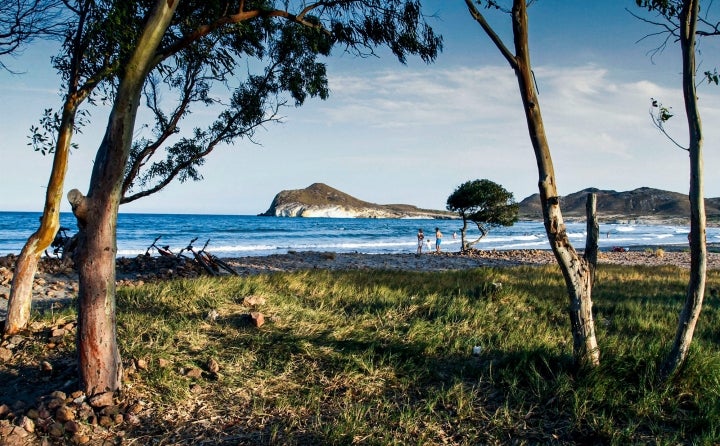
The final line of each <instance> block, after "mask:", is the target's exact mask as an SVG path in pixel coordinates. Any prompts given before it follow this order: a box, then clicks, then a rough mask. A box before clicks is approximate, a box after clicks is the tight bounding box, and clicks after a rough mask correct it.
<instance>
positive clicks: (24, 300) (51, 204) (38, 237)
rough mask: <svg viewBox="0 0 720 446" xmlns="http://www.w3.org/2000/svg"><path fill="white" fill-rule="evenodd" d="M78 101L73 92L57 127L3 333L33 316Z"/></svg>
mask: <svg viewBox="0 0 720 446" xmlns="http://www.w3.org/2000/svg"><path fill="white" fill-rule="evenodd" d="M76 104H77V100H76V98H75V97H74V96H73V95H69V97H68V98H67V99H66V101H65V107H64V108H63V113H62V117H61V123H60V128H59V129H58V138H57V143H56V144H55V153H54V155H53V166H52V171H51V173H50V179H49V181H48V188H47V192H46V193H45V208H44V210H43V215H42V217H41V219H40V228H39V229H38V230H37V231H36V232H35V233H33V234H32V235H31V236H30V237H29V238H28V240H27V242H25V246H23V249H22V250H21V251H20V255H19V256H18V259H17V262H16V264H15V271H14V274H13V280H12V285H11V288H10V298H9V301H8V311H7V318H6V319H5V329H4V333H5V334H6V335H12V334H15V333H17V332H19V331H20V330H22V329H23V328H25V327H26V326H27V323H28V321H29V319H30V306H31V303H32V287H33V281H34V279H35V273H36V272H37V266H38V262H39V261H40V256H42V254H43V252H44V251H45V250H46V249H47V248H48V246H50V244H51V243H52V241H53V239H54V238H55V234H57V231H58V228H59V227H60V203H61V201H62V194H63V185H64V184H65V174H66V173H67V166H68V156H69V155H70V142H71V139H72V132H73V129H74V127H75V115H76V112H77V105H76Z"/></svg>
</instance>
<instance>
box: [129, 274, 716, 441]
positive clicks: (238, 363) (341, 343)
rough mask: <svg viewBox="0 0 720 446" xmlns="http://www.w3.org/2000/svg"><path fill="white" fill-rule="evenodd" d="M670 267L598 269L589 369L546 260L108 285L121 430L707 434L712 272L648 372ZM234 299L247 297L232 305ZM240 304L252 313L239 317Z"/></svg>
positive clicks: (460, 437) (671, 304) (668, 309)
mask: <svg viewBox="0 0 720 446" xmlns="http://www.w3.org/2000/svg"><path fill="white" fill-rule="evenodd" d="M686 276H687V273H686V271H684V270H681V269H677V268H644V267H632V268H631V267H609V266H603V267H602V268H601V269H600V270H599V273H598V278H597V284H596V287H595V292H594V304H595V306H594V310H595V311H594V313H595V318H596V326H597V332H598V338H599V343H600V347H601V355H602V356H601V360H602V365H601V366H600V367H599V368H597V369H594V370H575V369H574V368H573V366H572V358H571V354H572V350H571V349H572V340H571V336H570V331H569V327H568V325H569V321H568V317H567V315H566V312H565V309H566V306H567V303H566V302H567V298H566V295H565V291H564V284H563V282H562V278H561V276H560V274H559V271H558V269H557V267H555V266H548V267H518V268H500V269H476V270H468V271H461V272H444V273H397V272H377V271H348V272H327V271H309V272H303V273H283V274H275V275H261V276H254V277H247V278H228V279H196V280H189V281H172V282H161V283H157V284H149V285H145V286H142V287H139V288H124V289H121V290H120V291H119V294H118V296H119V297H118V298H119V303H118V307H119V327H120V339H121V349H122V352H123V357H124V359H125V360H126V361H128V364H129V366H128V371H127V379H126V389H125V397H126V398H128V399H130V400H134V401H139V402H141V403H142V407H143V410H144V412H143V414H144V415H143V420H144V422H143V423H142V424H141V425H140V426H139V427H137V428H136V429H134V430H130V431H128V432H126V433H125V436H126V437H125V438H126V440H127V439H131V438H136V439H144V440H143V441H145V440H148V439H151V438H154V439H156V440H157V441H158V444H173V443H185V444H193V443H202V442H203V441H207V442H208V443H213V442H214V443H222V442H225V443H227V444H337V445H345V444H369V445H372V444H377V445H387V444H401V445H407V444H418V445H425V444H458V445H474V444H537V443H553V444H618V445H620V444H623V445H624V444H718V443H719V442H720V350H719V349H718V341H719V340H720V333H718V327H720V312H719V311H718V304H719V302H718V297H717V289H718V288H720V274H719V273H718V272H717V271H712V272H711V273H710V276H709V282H708V290H709V292H708V296H707V299H706V304H705V306H704V309H703V314H702V316H701V320H700V323H699V326H698V329H697V331H696V335H695V342H694V346H693V348H692V350H691V353H690V356H689V361H688V363H687V366H686V367H685V368H684V369H683V370H682V372H681V375H680V376H677V377H676V378H675V379H674V380H673V381H671V382H669V383H661V382H658V381H657V380H656V371H657V369H658V367H659V364H660V362H661V360H662V358H663V357H664V355H665V353H666V351H667V350H668V348H669V343H670V342H671V340H672V338H673V335H674V331H675V325H676V321H677V317H678V312H679V308H680V305H681V303H682V300H683V298H684V297H683V296H684V289H685V286H686V282H687V277H686ZM499 284H501V285H499ZM711 294H712V295H711ZM248 297H254V298H256V299H257V298H262V299H261V300H260V303H259V304H257V303H256V304H255V305H247V301H246V300H245V299H246V298H248ZM263 300H264V302H262V301H263ZM252 311H259V312H262V313H263V315H264V317H265V321H266V322H265V324H264V325H262V326H261V327H259V328H257V327H255V326H254V325H253V324H252V323H251V321H250V318H249V316H248V314H249V313H250V312H252ZM213 313H216V314H217V317H216V318H213V317H210V318H208V315H209V314H211V315H212V314H213ZM474 346H479V347H481V352H480V354H479V355H477V356H474V355H473V354H472V352H473V347H474ZM131 363H132V364H131ZM134 364H137V365H139V366H140V367H139V368H137V367H135V366H134ZM218 367H219V370H217V371H215V370H216V369H217V368H218ZM193 370H195V371H196V373H194V374H193V373H191V371H193ZM198 374H199V375H200V376H199V377H198V376H197V375H198Z"/></svg>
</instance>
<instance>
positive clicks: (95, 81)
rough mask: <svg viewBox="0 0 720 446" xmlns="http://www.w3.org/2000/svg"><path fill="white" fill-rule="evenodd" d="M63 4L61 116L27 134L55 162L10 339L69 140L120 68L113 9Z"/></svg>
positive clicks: (53, 229)
mask: <svg viewBox="0 0 720 446" xmlns="http://www.w3.org/2000/svg"><path fill="white" fill-rule="evenodd" d="M64 5H65V8H66V9H65V10H64V11H63V12H62V14H61V15H62V16H63V17H64V21H63V26H64V31H63V36H64V37H63V43H62V47H61V50H60V53H59V54H58V55H57V56H56V57H54V58H53V65H54V67H55V68H56V69H57V71H58V73H59V74H60V78H61V79H62V84H63V85H62V90H63V91H64V100H63V105H62V107H61V109H60V111H54V110H53V109H51V108H49V109H46V110H45V113H44V115H43V117H42V118H41V120H40V125H39V126H35V127H33V128H32V129H31V133H32V135H31V141H32V142H31V144H32V146H33V147H34V149H35V150H36V151H38V152H40V153H42V154H43V155H45V154H52V155H53V163H52V170H51V172H50V175H49V180H48V186H47V189H46V192H45V204H44V208H43V214H42V217H41V219H40V226H39V228H38V229H37V230H36V231H35V232H34V233H32V234H31V235H30V237H28V240H27V241H26V242H25V245H24V246H23V248H22V250H21V251H20V255H19V256H18V259H17V261H16V265H15V271H14V274H13V281H12V286H11V289H10V297H9V302H8V312H7V317H6V320H5V327H4V332H5V334H8V335H9V334H14V333H17V332H19V331H20V330H21V329H23V328H24V327H25V326H26V325H27V323H28V320H29V318H30V307H31V301H32V286H33V279H34V277H35V273H36V271H37V265H38V261H39V260H40V257H41V256H42V254H43V252H44V251H45V250H46V249H47V248H48V246H50V244H51V243H52V241H53V238H54V237H55V234H56V233H57V231H58V228H59V227H60V218H59V215H60V204H61V201H62V197H63V187H64V184H65V175H66V172H67V167H68V160H69V156H70V151H71V149H72V148H73V147H74V145H73V143H72V137H73V134H74V133H75V132H77V131H79V130H80V127H82V125H83V124H84V123H86V122H87V119H88V118H89V111H88V110H87V109H83V108H82V106H83V104H84V103H86V102H89V103H94V102H96V100H97V98H96V93H97V92H98V87H101V88H100V89H99V92H103V91H105V92H109V91H110V90H111V85H109V84H108V80H109V79H111V78H112V76H113V74H114V73H115V71H116V70H117V69H118V67H119V60H120V59H119V53H118V52H117V51H116V49H117V47H118V45H117V41H116V39H115V37H116V36H118V31H119V28H120V27H122V26H123V24H122V20H121V18H119V17H118V16H117V14H115V13H114V11H113V9H112V7H111V5H109V4H106V3H102V2H99V1H94V0H78V1H75V2H71V1H69V0H65V1H64ZM78 118H79V119H78Z"/></svg>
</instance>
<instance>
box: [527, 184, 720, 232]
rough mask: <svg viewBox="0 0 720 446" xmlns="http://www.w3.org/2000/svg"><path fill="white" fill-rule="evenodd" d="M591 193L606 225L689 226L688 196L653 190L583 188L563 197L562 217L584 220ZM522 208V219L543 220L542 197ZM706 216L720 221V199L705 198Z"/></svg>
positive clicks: (537, 196)
mask: <svg viewBox="0 0 720 446" xmlns="http://www.w3.org/2000/svg"><path fill="white" fill-rule="evenodd" d="M591 192H594V193H595V194H596V195H597V216H598V219H599V220H600V221H603V222H616V223H648V224H652V223H672V224H686V223H687V222H688V221H689V219H690V202H689V200H688V196H687V195H684V194H681V193H677V192H669V191H666V190H661V189H653V188H651V187H641V188H638V189H635V190H631V191H626V192H616V191H614V190H600V189H596V188H588V189H583V190H581V191H578V192H575V193H573V194H570V195H566V196H563V197H560V206H561V209H562V213H563V217H566V218H576V219H583V220H584V219H585V201H586V199H587V195H588V193H591ZM519 205H520V212H519V215H520V218H522V219H526V220H542V209H541V207H540V195H539V194H533V195H530V196H529V197H527V198H525V199H524V200H522V201H521V202H520V203H519ZM705 213H706V215H707V220H708V222H709V223H717V222H720V198H706V199H705Z"/></svg>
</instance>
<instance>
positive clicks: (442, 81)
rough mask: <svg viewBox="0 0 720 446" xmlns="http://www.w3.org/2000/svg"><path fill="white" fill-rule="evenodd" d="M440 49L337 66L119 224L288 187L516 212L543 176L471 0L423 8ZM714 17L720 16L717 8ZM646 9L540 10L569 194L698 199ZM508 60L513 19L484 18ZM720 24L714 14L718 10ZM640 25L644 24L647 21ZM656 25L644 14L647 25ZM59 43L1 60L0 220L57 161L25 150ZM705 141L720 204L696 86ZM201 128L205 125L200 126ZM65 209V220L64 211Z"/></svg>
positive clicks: (76, 180)
mask: <svg viewBox="0 0 720 446" xmlns="http://www.w3.org/2000/svg"><path fill="white" fill-rule="evenodd" d="M423 5H424V7H425V12H426V13H428V14H431V15H432V16H433V17H432V18H430V19H429V22H430V24H431V25H432V26H433V27H434V28H435V30H436V32H438V33H440V34H442V36H443V39H444V50H443V52H442V53H441V54H440V55H439V56H438V58H437V60H436V61H435V62H434V63H432V64H429V65H428V64H425V63H423V62H421V61H419V60H416V59H413V58H410V59H409V60H408V62H407V64H406V65H402V64H400V63H399V62H398V61H397V60H396V59H394V58H393V57H392V55H389V54H388V53H387V52H385V51H381V52H379V56H380V57H377V58H375V57H370V58H363V59H359V58H356V57H353V56H350V55H348V54H342V53H339V52H338V53H337V54H333V55H332V56H331V57H329V58H328V59H327V60H326V63H327V66H328V78H329V83H330V90H331V95H330V98H329V99H327V100H325V101H322V100H319V99H310V100H308V101H306V103H305V105H303V106H302V107H299V108H294V107H292V108H286V109H283V110H282V112H281V114H282V115H283V122H282V123H278V124H269V125H267V126H266V127H265V128H264V129H262V130H260V131H259V132H258V133H257V134H256V135H255V138H254V141H255V143H251V142H249V141H240V142H238V143H236V144H235V145H233V146H226V147H221V148H218V149H217V150H216V151H215V152H213V154H211V156H210V157H209V158H208V159H207V162H206V164H205V166H203V167H202V168H201V173H202V174H203V176H204V180H203V181H201V182H187V183H182V184H180V183H174V184H172V185H171V186H170V187H168V188H166V189H165V190H163V191H162V192H160V193H157V194H155V195H153V196H151V197H146V198H143V199H141V200H138V201H136V202H134V203H130V204H127V205H123V206H122V208H121V212H143V213H195V214H239V215H255V214H258V213H262V212H264V211H266V210H267V209H268V207H269V206H270V203H271V202H272V199H273V197H274V196H275V195H276V194H277V193H278V192H280V191H282V190H287V189H302V188H305V187H307V186H309V185H311V184H312V183H316V182H321V183H325V184H327V185H329V186H331V187H334V188H336V189H339V190H340V191H342V192H345V193H348V194H350V195H352V196H354V197H356V198H358V199H361V200H365V201H369V202H372V203H377V204H410V205H415V206H418V207H421V208H426V209H444V208H445V203H446V200H447V197H448V196H449V195H450V194H451V193H452V192H453V190H454V189H455V188H456V187H457V186H459V185H460V184H462V183H464V182H466V181H470V180H475V179H489V180H491V181H494V182H496V183H498V184H500V185H502V186H503V187H504V188H505V189H507V190H508V191H510V192H512V193H513V194H514V197H515V199H516V200H517V201H520V200H522V199H524V198H525V197H527V196H529V195H531V194H533V193H537V192H538V188H537V182H538V173H537V167H536V164H535V158H534V155H533V151H532V146H531V144H530V140H529V137H528V132H527V126H526V123H525V118H524V115H523V110H522V105H521V101H520V96H519V92H518V87H517V81H516V78H515V75H514V72H513V71H512V70H511V69H510V67H509V65H508V64H507V62H506V61H505V59H503V58H502V56H501V55H500V53H499V52H498V50H497V48H496V47H495V46H494V45H493V44H492V42H491V41H490V40H489V39H488V37H487V36H486V35H485V34H484V33H483V32H482V29H481V28H480V27H479V26H478V25H477V24H476V23H475V22H474V21H473V20H472V18H471V17H470V15H469V14H468V12H467V8H466V7H465V3H464V1H462V0H434V1H424V2H423ZM716 8H717V7H716ZM628 10H631V11H634V12H637V13H639V14H643V11H641V10H639V9H637V7H636V6H635V1H634V0H630V1H620V0H608V1H563V0H541V1H538V2H535V3H534V4H533V5H532V7H531V8H530V9H529V23H530V51H531V58H532V64H533V68H534V73H535V77H536V82H537V86H538V91H539V100H540V107H541V110H542V113H543V118H544V123H545V129H546V133H547V136H548V140H549V143H550V149H551V154H552V158H553V162H554V166H555V174H556V180H557V185H558V189H559V193H560V194H561V195H567V194H570V193H573V192H576V191H578V190H582V189H585V188H588V187H596V188H600V189H608V190H616V191H627V190H632V189H635V188H638V187H645V186H647V187H654V188H658V189H664V190H670V191H675V192H681V193H687V190H688V184H689V175H688V171H689V164H688V156H687V152H686V151H683V150H680V149H678V148H677V147H675V146H674V145H673V144H672V143H671V142H670V141H669V140H668V139H667V138H666V137H665V136H663V135H662V134H661V133H660V132H659V131H658V130H657V129H656V128H655V127H654V126H653V125H652V122H651V120H650V116H649V110H650V100H651V98H656V99H660V100H661V102H662V103H663V104H665V105H667V106H671V107H673V111H674V112H675V113H676V116H675V117H674V118H673V119H672V120H671V121H670V122H669V125H668V127H667V129H668V132H669V133H670V134H671V135H672V136H673V137H674V138H675V139H676V140H677V141H678V142H681V143H683V144H685V145H686V144H687V143H686V141H687V127H686V125H685V118H684V113H683V112H682V111H683V103H682V91H681V83H680V82H681V76H680V74H681V64H680V57H679V50H678V49H677V48H676V47H675V46H673V45H672V44H671V45H670V46H669V47H668V48H667V49H665V51H663V52H662V53H660V54H657V55H655V56H654V57H652V58H651V56H650V52H651V51H652V50H653V49H654V48H656V47H657V46H658V45H659V43H660V39H659V38H657V37H648V38H646V39H643V37H645V36H647V35H648V34H650V33H653V32H656V31H657V29H656V28H654V27H652V26H650V25H649V24H647V23H644V22H641V21H639V20H637V19H636V18H634V17H633V16H632V15H631V14H630V13H629V12H628ZM486 12H487V17H488V19H489V21H490V22H491V24H492V25H493V26H494V27H495V29H496V30H497V33H498V34H499V35H500V36H501V37H502V38H503V39H504V40H505V42H506V45H507V46H508V47H510V48H512V41H511V30H510V22H509V17H508V16H507V15H505V14H502V13H499V12H494V11H486ZM713 12H716V11H713V10H711V11H710V13H713ZM645 16H647V15H646V14H645ZM647 17H649V16H647ZM700 50H701V54H700V57H699V62H700V64H701V71H704V70H706V69H712V68H713V67H715V66H716V65H715V64H716V63H717V61H718V55H720V39H716V41H713V40H711V39H705V40H703V41H702V42H701V43H700ZM52 54H53V49H52V48H51V46H50V44H47V43H40V44H36V45H33V46H31V47H29V48H28V49H27V50H26V51H25V52H24V53H23V54H22V55H21V56H19V57H17V58H15V59H13V60H9V61H6V64H7V65H9V66H11V67H12V68H13V70H15V71H16V72H20V74H10V73H7V72H0V97H2V99H3V104H4V106H5V110H6V111H5V113H4V114H3V115H4V116H3V119H1V120H0V159H2V170H1V171H0V211H41V210H42V208H43V204H44V199H45V188H46V185H47V179H48V175H49V172H50V167H51V163H52V158H51V157H50V156H42V155H40V154H39V153H37V152H34V151H33V150H32V149H31V148H30V147H29V146H28V145H27V143H28V138H27V135H28V134H29V128H30V127H31V126H32V125H36V124H37V122H38V119H39V118H40V117H41V115H42V112H43V110H44V109H45V108H50V107H55V108H57V107H59V106H60V104H61V97H60V95H59V94H58V91H59V90H58V88H59V84H60V82H59V79H58V77H57V75H56V73H55V72H54V71H53V70H52V68H51V67H50V60H49V57H50V55H52ZM698 96H699V98H700V102H699V103H700V111H701V115H702V119H703V123H704V133H705V146H704V147H705V151H704V156H705V158H704V161H705V174H706V176H705V195H706V197H720V180H718V179H717V177H716V173H717V172H720V151H719V150H718V141H720V126H718V125H717V123H718V122H720V87H716V86H710V85H707V84H703V85H701V86H699V88H698ZM192 119H198V120H201V119H202V113H198V114H196V115H192V117H191V123H190V124H186V126H188V128H189V126H190V125H191V124H192ZM106 122H107V117H106V115H104V114H103V110H102V109H99V110H93V116H92V124H91V125H89V126H87V127H86V128H85V129H84V130H83V134H81V135H76V137H75V142H77V143H78V145H79V148H78V149H77V150H74V151H73V153H72V156H71V158H70V166H69V168H68V176H67V180H66V191H68V190H70V189H73V188H78V189H80V190H81V191H83V192H85V191H87V189H88V183H89V177H90V171H91V169H92V163H93V159H94V156H95V151H96V150H97V147H98V145H99V142H100V140H101V139H102V134H103V131H104V129H105V124H106ZM62 210H63V211H69V210H70V206H69V205H68V204H67V200H63V206H62Z"/></svg>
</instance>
